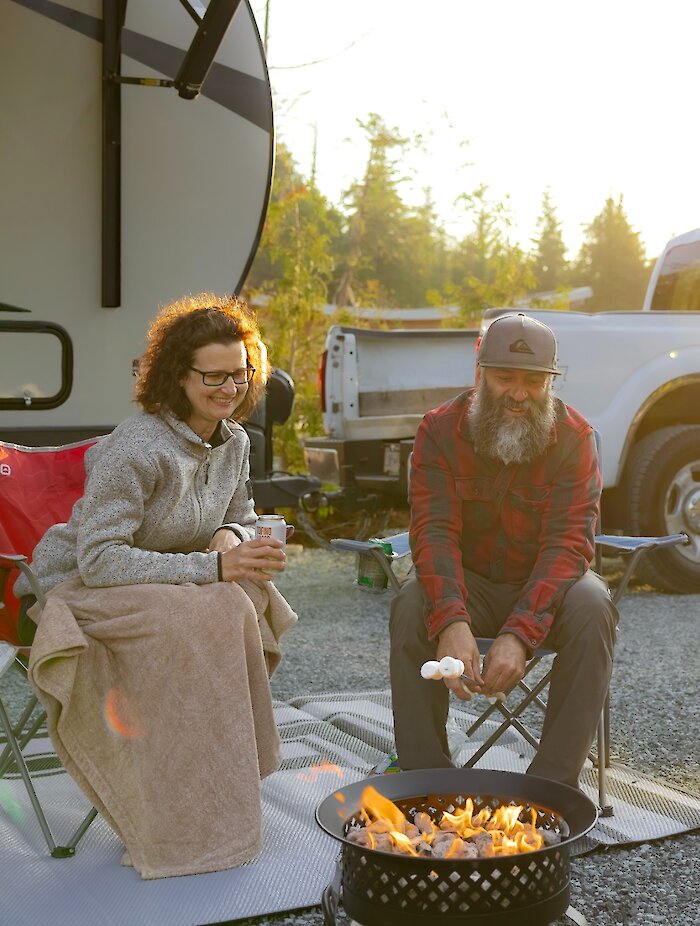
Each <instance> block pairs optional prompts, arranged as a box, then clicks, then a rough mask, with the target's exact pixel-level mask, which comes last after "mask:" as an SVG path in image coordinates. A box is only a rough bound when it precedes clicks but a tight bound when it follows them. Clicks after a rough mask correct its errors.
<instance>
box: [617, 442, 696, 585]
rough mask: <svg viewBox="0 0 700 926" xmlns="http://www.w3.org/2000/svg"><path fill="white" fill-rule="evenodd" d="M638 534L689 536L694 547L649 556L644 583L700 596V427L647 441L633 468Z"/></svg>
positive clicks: (630, 508)
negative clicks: (697, 593)
mask: <svg viewBox="0 0 700 926" xmlns="http://www.w3.org/2000/svg"><path fill="white" fill-rule="evenodd" d="M626 483H627V514H628V518H629V528H630V532H631V533H632V534H637V535H641V536H659V535H661V534H680V533H684V534H687V535H688V537H689V538H690V540H691V542H690V543H689V544H687V545H685V546H680V545H679V546H675V547H668V548H667V549H663V550H656V551H654V552H652V553H648V554H646V555H645V556H643V557H642V558H641V559H640V561H639V566H638V567H637V574H638V576H639V577H640V578H643V579H644V580H645V581H647V582H649V583H650V584H652V585H655V586H656V587H657V588H660V589H663V590H664V591H667V592H677V593H680V594H690V593H693V592H700V427H699V426H697V425H677V426H674V427H671V428H661V429H660V430H658V431H654V433H653V434H648V435H647V436H646V437H644V438H642V440H640V441H639V443H638V444H637V445H636V446H635V448H634V449H633V451H632V453H631V455H630V459H629V463H628V466H627V476H626Z"/></svg>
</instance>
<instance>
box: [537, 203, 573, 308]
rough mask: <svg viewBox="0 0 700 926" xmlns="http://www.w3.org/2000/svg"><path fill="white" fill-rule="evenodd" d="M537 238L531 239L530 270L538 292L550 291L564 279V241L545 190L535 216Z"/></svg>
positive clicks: (565, 269) (554, 210)
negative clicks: (537, 216)
mask: <svg viewBox="0 0 700 926" xmlns="http://www.w3.org/2000/svg"><path fill="white" fill-rule="evenodd" d="M537 232H538V234H537V238H535V239H534V240H533V244H534V245H535V250H534V253H533V261H532V272H533V276H534V278H535V288H536V289H537V291H538V292H554V291H556V290H559V289H561V288H562V287H563V286H565V285H566V283H567V282H568V269H569V268H568V264H567V261H566V245H565V244H564V240H563V238H562V235H561V224H560V223H559V220H558V219H557V215H556V209H555V208H554V204H553V203H552V198H551V196H550V194H549V191H548V190H545V192H544V193H543V194H542V211H541V213H540V215H539V218H538V219H537Z"/></svg>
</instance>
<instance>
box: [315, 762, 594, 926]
mask: <svg viewBox="0 0 700 926" xmlns="http://www.w3.org/2000/svg"><path fill="white" fill-rule="evenodd" d="M368 785H371V786H372V787H374V788H376V790H377V791H379V793H380V794H382V795H384V796H385V797H387V798H389V799H390V800H392V801H394V803H395V804H397V806H398V807H399V808H400V809H401V810H402V812H403V813H404V814H405V815H406V817H407V818H408V819H409V820H411V819H412V818H413V815H414V814H415V813H416V812H418V811H421V810H422V811H426V812H428V813H429V814H430V815H431V816H432V817H433V818H434V819H435V820H436V821H439V819H440V817H441V815H442V812H443V811H445V810H447V811H450V812H454V811H455V809H460V808H462V807H463V806H464V804H465V801H466V799H467V798H468V797H471V798H472V800H473V801H474V808H475V811H479V810H480V809H481V808H482V807H485V806H487V807H489V808H490V809H494V808H495V807H497V806H499V805H500V804H523V805H524V807H525V812H526V813H527V812H528V811H529V810H530V808H533V807H534V809H535V810H536V812H537V826H538V827H541V828H542V829H548V830H553V831H555V832H557V833H558V834H559V835H560V836H561V841H560V842H559V843H557V844H556V845H551V846H547V847H545V848H543V849H538V850H537V851H535V852H527V853H521V854H517V855H502V856H496V857H493V858H486V859H449V858H448V859H445V858H441V859H436V858H429V857H428V858H416V857H413V856H407V855H397V854H393V853H388V852H378V851H376V850H374V849H367V848H364V847H362V846H359V845H357V844H355V843H351V842H348V841H347V839H346V835H347V832H348V830H349V829H351V828H352V827H353V826H357V825H360V824H361V823H362V821H361V818H360V815H359V811H360V809H361V807H362V802H361V795H362V792H363V791H364V789H365V788H366V787H367V786H368ZM337 795H340V800H338V797H337ZM597 815H598V811H597V809H596V807H595V804H593V802H592V801H590V800H589V799H588V798H587V797H586V796H585V795H584V794H582V793H581V792H580V791H576V790H575V789H574V788H569V787H568V786H566V785H562V784H557V783H556V782H552V781H548V780H547V779H545V778H536V777H534V776H532V775H521V774H517V773H514V772H498V771H490V770H486V769H463V768H459V769H457V768H455V769H424V770H420V771H413V772H398V773H396V774H393V775H381V776H380V775H377V776H375V777H373V778H369V779H365V780H364V781H358V782H356V783H355V784H353V785H349V786H348V787H346V788H340V789H339V790H338V791H336V792H334V793H333V794H332V795H330V796H329V797H327V798H326V799H325V800H324V801H322V802H321V804H319V806H318V808H317V810H316V820H317V821H318V823H319V825H320V826H321V827H323V829H324V830H326V832H327V833H329V834H330V835H331V836H333V837H335V838H336V839H339V840H341V843H342V848H341V854H340V857H339V859H338V866H337V871H336V878H335V881H334V883H333V884H332V885H329V886H328V888H326V891H325V892H324V896H323V911H324V922H325V923H326V926H331V924H333V923H335V912H336V909H337V905H338V900H339V897H340V893H341V889H342V900H343V906H344V908H345V911H346V913H347V914H348V916H351V917H352V918H353V919H354V920H356V921H357V922H358V923H360V924H362V926H430V924H432V923H433V922H434V921H435V920H436V919H437V918H438V917H441V918H446V922H448V923H450V924H454V926H461V924H464V926H542V924H545V923H551V922H552V921H553V920H556V919H557V917H559V916H562V915H563V914H564V913H566V912H567V908H568V906H569V895H570V870H569V861H570V855H569V851H570V845H571V843H572V841H573V840H574V839H576V838H578V837H579V836H582V835H583V834H584V833H587V832H588V831H589V830H590V829H591V827H592V826H593V825H594V823H595V821H596V818H597ZM573 912H574V913H576V917H574V916H572V918H577V917H578V918H579V919H578V921H579V922H584V923H585V919H583V918H582V917H580V914H578V913H577V912H576V911H573ZM570 915H571V913H570Z"/></svg>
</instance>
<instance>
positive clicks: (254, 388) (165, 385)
mask: <svg viewBox="0 0 700 926" xmlns="http://www.w3.org/2000/svg"><path fill="white" fill-rule="evenodd" d="M233 341H241V342H242V344H243V346H244V347H245V349H246V354H247V357H248V364H249V366H253V367H255V375H254V376H253V378H252V380H251V381H250V383H249V384H248V391H247V393H246V396H245V399H244V400H243V402H242V403H241V404H240V405H239V406H238V408H237V409H236V411H235V415H234V417H235V419H236V420H237V421H244V420H245V419H246V418H247V417H248V416H249V415H250V413H251V412H252V410H253V409H254V408H255V406H256V405H257V403H258V402H259V401H260V399H261V398H262V396H263V395H264V393H265V383H266V382H267V376H268V367H267V349H266V348H265V345H264V344H263V341H262V339H261V337H260V331H259V330H258V326H257V322H256V321H255V317H254V315H253V313H252V312H251V310H250V309H249V308H248V306H247V304H246V303H245V302H243V300H241V299H238V298H237V297H236V296H216V295H214V294H213V293H199V295H197V296H184V297H183V298H182V299H178V300H177V302H173V303H171V304H170V305H168V306H165V308H163V309H161V311H160V312H159V313H158V315H157V316H156V318H155V320H154V321H153V322H152V324H151V327H150V328H149V329H148V335H147V342H148V346H147V348H146V352H145V354H144V355H143V356H142V357H141V358H139V362H138V383H137V386H136V392H135V396H134V398H135V401H136V402H137V403H138V404H139V405H140V406H141V408H142V409H143V410H144V411H147V412H151V413H152V414H154V413H156V412H159V411H161V410H163V409H166V408H167V409H170V410H171V411H172V412H173V413H174V414H175V415H176V416H177V417H178V418H180V419H181V420H182V421H186V420H187V419H188V418H189V417H190V414H191V413H192V406H191V404H190V401H189V399H188V398H187V396H186V395H185V392H184V390H183V388H182V386H181V385H180V382H181V380H182V379H184V377H185V376H187V374H188V373H189V367H190V366H191V364H192V360H193V359H194V354H195V351H197V350H199V348H200V347H205V346H206V345H207V344H230V343H231V342H233Z"/></svg>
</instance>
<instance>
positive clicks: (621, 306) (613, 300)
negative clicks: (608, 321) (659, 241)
mask: <svg viewBox="0 0 700 926" xmlns="http://www.w3.org/2000/svg"><path fill="white" fill-rule="evenodd" d="M650 272H651V268H650V266H649V265H648V263H647V261H646V258H645V253H644V245H643V244H642V242H641V239H640V237H639V232H636V231H634V229H633V228H632V226H631V225H630V223H629V220H628V218H627V216H626V215H625V210H624V206H623V198H622V196H620V197H619V199H618V200H617V202H615V200H614V199H613V198H612V197H608V199H607V200H606V201H605V205H604V207H603V209H602V211H601V212H600V213H599V214H598V215H597V216H596V217H595V218H594V219H593V221H592V222H591V224H590V225H588V226H587V227H586V238H585V240H584V243H583V245H582V247H581V251H580V253H579V257H578V261H577V265H576V273H577V278H578V280H579V281H580V282H579V285H584V286H591V287H593V299H592V300H591V303H590V308H591V309H592V310H593V311H611V310H625V309H641V307H642V302H643V301H644V293H645V290H646V286H647V282H648V279H649V274H650Z"/></svg>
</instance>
